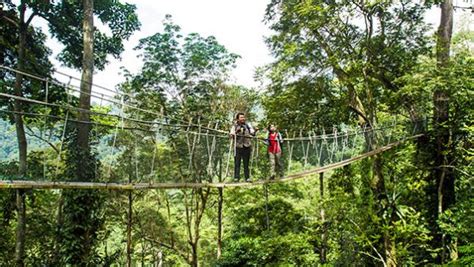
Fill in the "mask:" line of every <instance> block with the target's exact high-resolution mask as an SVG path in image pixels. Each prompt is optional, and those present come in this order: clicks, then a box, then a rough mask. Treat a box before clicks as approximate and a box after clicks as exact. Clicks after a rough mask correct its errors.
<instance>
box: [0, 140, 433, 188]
mask: <svg viewBox="0 0 474 267" xmlns="http://www.w3.org/2000/svg"><path fill="white" fill-rule="evenodd" d="M423 135H424V134H417V135H413V136H410V137H406V138H404V139H403V140H400V141H396V142H393V143H390V144H388V145H385V146H383V147H379V148H377V149H374V150H372V151H369V152H366V153H363V154H360V155H358V156H355V157H352V158H350V159H346V160H342V161H339V162H336V163H332V164H328V165H325V166H321V167H316V168H314V169H311V170H306V171H302V172H299V173H295V174H290V175H288V176H286V177H284V178H282V179H277V180H258V181H255V182H243V183H238V182H237V183H232V182H227V183H226V182H218V183H206V182H203V183H196V182H180V183H153V182H149V183H107V182H60V181H31V180H1V181H0V189H19V188H24V189H107V190H145V189H185V188H206V187H209V188H226V187H227V188H229V187H254V186H259V185H265V184H272V183H284V182H288V181H294V180H299V179H303V178H305V177H307V176H310V175H314V174H318V173H321V172H327V171H330V170H333V169H337V168H340V167H343V166H346V165H349V164H351V163H353V162H356V161H359V160H362V159H364V158H368V157H371V156H374V155H376V154H380V153H383V152H385V151H387V150H390V149H392V148H394V147H396V146H399V145H400V144H402V143H403V142H404V141H406V140H410V139H415V138H419V137H421V136H423Z"/></svg>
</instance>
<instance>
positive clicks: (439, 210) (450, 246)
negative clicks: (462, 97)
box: [433, 0, 457, 263]
mask: <svg viewBox="0 0 474 267" xmlns="http://www.w3.org/2000/svg"><path fill="white" fill-rule="evenodd" d="M440 9H441V16H440V17H441V19H440V24H439V27H438V31H437V34H436V35H437V39H436V59H437V60H436V62H437V66H438V70H439V72H441V73H443V72H447V71H449V70H447V69H448V68H449V67H450V52H451V37H452V34H453V1H452V0H443V1H442V2H441V4H440ZM449 102H450V90H449V89H447V88H443V87H441V88H437V89H436V90H435V91H434V94H433V108H434V110H433V124H434V125H433V129H434V132H433V133H434V135H435V139H434V142H435V146H434V147H435V148H436V149H435V150H433V159H434V168H433V177H434V179H435V185H436V198H435V199H436V203H433V204H434V205H433V206H435V207H436V208H435V209H436V211H435V213H436V218H437V219H439V217H440V216H441V215H442V214H443V212H445V211H446V210H447V209H449V208H451V207H452V206H453V205H454V204H455V200H456V193H455V174H454V171H453V170H452V168H451V167H450V166H451V165H452V164H453V163H454V158H453V156H454V151H453V146H452V134H451V131H450V126H449V120H450V118H449V109H450V107H449ZM435 229H436V228H435ZM434 236H435V239H434V242H435V246H436V247H441V249H442V253H441V257H440V262H441V263H445V262H446V260H447V259H448V255H447V252H448V251H449V258H451V259H452V260H455V259H457V248H456V243H455V240H451V237H450V236H448V235H446V234H441V233H439V232H437V233H434Z"/></svg>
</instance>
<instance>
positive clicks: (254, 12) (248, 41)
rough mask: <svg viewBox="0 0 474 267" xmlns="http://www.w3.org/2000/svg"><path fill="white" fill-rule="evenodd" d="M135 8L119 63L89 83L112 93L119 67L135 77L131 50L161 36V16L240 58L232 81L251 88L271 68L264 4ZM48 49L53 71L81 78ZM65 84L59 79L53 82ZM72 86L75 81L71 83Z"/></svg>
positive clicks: (225, 0) (190, 2) (166, 0)
mask: <svg viewBox="0 0 474 267" xmlns="http://www.w3.org/2000/svg"><path fill="white" fill-rule="evenodd" d="M126 2H128V3H131V4H135V5H136V7H137V11H136V12H137V14H138V18H139V20H140V22H141V24H142V26H141V29H140V30H139V31H137V32H135V33H134V34H133V35H132V36H131V37H130V39H129V40H127V41H125V42H124V45H125V51H124V52H123V53H122V55H121V57H122V59H121V60H116V59H114V58H112V57H109V61H110V63H109V64H108V65H107V66H106V68H105V70H104V71H96V73H95V75H94V83H96V84H98V85H101V86H104V87H107V88H110V89H113V88H115V85H116V84H118V83H120V82H122V81H124V78H123V76H122V75H120V67H121V66H124V67H125V68H126V69H128V70H130V71H132V73H133V72H137V71H138V70H139V69H140V68H141V65H142V61H141V60H140V59H139V58H137V55H138V52H137V51H134V50H133V48H134V47H135V46H136V45H137V44H138V41H139V40H140V39H141V38H144V37H147V36H150V35H153V34H155V33H156V32H159V31H161V30H162V21H163V20H164V18H165V15H166V14H170V15H172V17H173V22H174V23H175V24H177V25H179V26H181V31H182V32H183V33H184V34H188V33H192V32H197V33H199V34H200V35H202V36H205V37H207V36H210V35H213V36H215V37H216V38H217V41H218V42H219V43H221V44H222V45H224V46H225V47H226V48H227V50H229V51H230V52H232V53H236V54H238V55H240V56H241V58H240V59H239V60H238V61H237V68H236V69H235V70H234V71H233V72H232V75H231V81H232V82H235V83H238V84H241V85H244V86H247V87H254V86H256V82H254V80H253V74H254V70H255V68H256V67H258V66H262V65H265V64H267V63H269V62H271V60H272V57H271V56H270V54H269V50H268V49H267V47H266V45H265V43H264V37H265V36H269V35H270V33H271V32H270V30H269V29H268V27H267V26H266V25H265V24H264V23H263V17H264V13H265V8H266V5H267V3H268V2H269V1H267V0H232V1H231V0H198V1H197V0H172V1H171V0H153V1H148V0H127V1H126ZM33 24H34V25H35V26H40V27H42V28H43V31H44V32H47V25H46V23H45V22H44V21H39V20H38V21H34V22H33ZM47 45H48V47H50V48H51V49H52V50H53V55H52V57H51V59H52V61H53V63H54V64H55V66H56V69H57V70H59V71H61V72H65V73H67V74H70V75H72V76H75V77H80V73H79V72H78V71H75V70H72V69H68V68H65V67H62V66H61V65H60V63H59V62H58V61H57V60H55V57H56V55H57V53H58V52H59V51H60V49H61V44H59V43H58V42H57V41H55V40H53V39H49V40H48V41H47ZM58 79H62V81H64V82H67V80H68V79H66V80H65V78H64V77H58ZM73 82H74V81H73Z"/></svg>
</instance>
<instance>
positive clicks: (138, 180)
mask: <svg viewBox="0 0 474 267" xmlns="http://www.w3.org/2000/svg"><path fill="white" fill-rule="evenodd" d="M6 70H7V71H13V70H12V69H6ZM25 80H26V82H25V86H32V84H33V82H36V83H37V84H36V85H35V86H39V91H41V90H44V94H43V97H41V94H40V99H33V98H30V97H25V96H17V95H13V94H11V92H10V88H9V87H8V85H3V86H2V87H3V88H2V90H0V99H3V100H4V101H11V100H12V99H17V100H20V101H22V103H23V107H24V109H23V111H24V112H21V115H23V117H24V118H25V122H26V125H27V127H28V129H29V131H28V132H29V134H28V136H27V137H28V143H29V144H30V145H29V155H30V159H29V165H30V168H29V169H30V170H31V171H30V173H29V175H28V177H21V179H22V180H23V181H17V180H18V179H19V178H20V177H13V176H9V177H2V179H1V181H0V188H18V187H22V188H107V189H124V190H127V189H145V188H187V187H204V186H207V187H228V186H248V185H258V184H262V183H267V182H274V181H268V178H269V177H270V175H269V173H270V170H269V162H268V160H267V149H266V146H265V144H264V142H263V141H264V139H265V138H266V135H267V134H266V133H265V132H262V133H260V134H258V135H257V136H256V137H255V138H253V140H252V162H251V164H250V166H251V175H252V177H251V180H252V182H251V183H243V182H237V183H233V182H231V181H232V178H233V177H231V176H232V174H233V168H234V160H233V155H234V149H235V148H234V145H233V143H232V138H229V135H228V129H226V128H230V123H228V124H226V125H224V124H223V123H221V122H212V121H208V122H206V124H205V125H203V124H202V123H201V121H200V120H199V119H197V120H195V121H188V122H187V123H186V121H185V120H183V119H179V118H170V117H166V116H163V114H160V113H157V112H144V110H142V109H141V108H135V109H134V106H133V105H132V104H127V103H126V102H125V101H124V97H125V96H126V97H128V98H130V96H129V95H118V100H117V99H115V98H114V100H113V101H104V100H106V99H109V98H104V97H101V96H99V95H100V94H97V93H94V94H93V95H92V96H93V97H94V98H95V100H96V101H95V102H94V105H93V109H92V111H90V112H91V115H92V121H91V122H84V121H79V120H75V119H74V116H72V115H73V114H74V112H77V111H79V110H80V109H78V108H77V107H75V103H74V97H73V95H72V92H71V90H70V89H71V87H70V86H69V85H68V84H62V83H59V82H53V81H52V80H51V79H45V78H42V79H38V77H35V76H34V75H29V76H26V78H25ZM53 85H54V86H56V87H54V86H53ZM60 95H66V99H67V101H66V102H64V101H62V100H57V101H56V102H55V97H54V96H56V97H57V98H58V99H59V96H60ZM103 102H107V103H108V105H103ZM131 109H133V110H135V111H136V112H137V113H139V112H143V113H146V114H148V115H150V114H151V115H154V116H155V117H154V119H153V120H151V121H150V120H145V119H143V118H141V117H139V116H138V117H132V116H131V115H129V114H128V113H127V112H126V110H131ZM0 113H3V114H6V115H7V116H6V117H7V118H8V116H9V115H11V114H14V113H15V112H14V111H12V110H9V109H1V110H0ZM82 123H88V124H91V133H92V134H91V139H92V142H93V148H94V152H95V153H96V155H97V161H98V164H96V165H95V166H96V170H95V172H96V175H95V177H96V178H95V180H93V181H90V182H89V181H88V182H83V183H78V182H77V181H74V180H72V179H70V178H69V177H67V176H66V174H65V173H66V171H65V170H66V168H67V166H65V161H64V158H65V155H67V153H69V151H68V147H67V146H65V145H64V142H65V140H67V138H66V135H67V134H68V131H69V127H72V128H74V127H75V126H77V125H78V124H82ZM424 125H425V121H419V122H409V121H402V120H390V121H387V122H385V123H380V124H379V125H378V126H377V127H374V128H369V127H365V128H363V127H358V126H353V127H350V126H340V127H334V128H333V129H332V131H328V130H327V129H310V130H305V131H303V130H301V131H299V132H295V133H289V134H284V139H285V140H284V143H283V145H282V165H283V167H282V169H281V170H280V171H281V172H282V173H283V178H282V179H281V180H279V181H287V180H292V179H296V178H300V177H303V176H305V175H310V174H313V173H317V172H318V170H327V169H330V168H336V167H338V166H343V165H344V164H345V165H347V164H349V163H351V162H354V161H355V160H359V159H360V158H363V157H368V156H370V155H373V154H374V153H380V152H383V151H385V150H386V149H387V148H391V147H393V146H394V145H395V144H399V143H400V142H401V141H403V140H405V139H407V138H411V137H413V136H417V135H418V134H420V133H422V132H423V131H424ZM283 132H284V131H282V133H283ZM5 133H8V131H2V132H1V133H0V135H1V134H5ZM46 136H47V137H46ZM0 149H2V148H1V147H0ZM0 161H1V160H0ZM3 161H6V160H3ZM37 169H41V175H38V171H37ZM123 174H126V175H123ZM125 176H127V177H125ZM128 176H133V179H131V180H132V183H129V178H128ZM220 177H222V178H223V181H221V178H220ZM275 182H278V181H275Z"/></svg>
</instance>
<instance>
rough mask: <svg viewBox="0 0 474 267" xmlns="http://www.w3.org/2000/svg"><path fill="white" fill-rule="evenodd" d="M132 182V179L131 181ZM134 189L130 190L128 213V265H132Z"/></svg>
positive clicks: (129, 266) (128, 266)
mask: <svg viewBox="0 0 474 267" xmlns="http://www.w3.org/2000/svg"><path fill="white" fill-rule="evenodd" d="M129 182H131V181H129ZM132 201H133V198H132V191H129V192H128V213H127V267H131V266H132V205H133V203H132Z"/></svg>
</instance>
